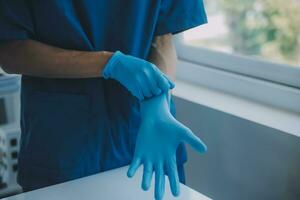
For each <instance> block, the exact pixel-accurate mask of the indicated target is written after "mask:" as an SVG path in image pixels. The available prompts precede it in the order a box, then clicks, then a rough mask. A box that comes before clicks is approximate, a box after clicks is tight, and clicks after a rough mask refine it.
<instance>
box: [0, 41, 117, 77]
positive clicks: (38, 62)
mask: <svg viewBox="0 0 300 200" xmlns="http://www.w3.org/2000/svg"><path fill="white" fill-rule="evenodd" d="M111 56H112V53H110V52H104V51H102V52H84V51H73V50H65V49H61V48H57V47H53V46H50V45H47V44H43V43H40V42H37V41H33V40H25V41H15V42H7V43H3V44H1V45H0V65H1V66H2V68H3V69H4V71H6V72H8V73H14V74H22V75H29V76H36V77H45V78H94V77H100V76H101V74H102V70H103V69H104V67H105V65H106V63H107V62H108V60H109V59H110V57H111Z"/></svg>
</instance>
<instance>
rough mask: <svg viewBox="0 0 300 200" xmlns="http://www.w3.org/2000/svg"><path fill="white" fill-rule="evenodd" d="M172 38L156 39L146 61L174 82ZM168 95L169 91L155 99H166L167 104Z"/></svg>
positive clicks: (161, 37)
mask: <svg viewBox="0 0 300 200" xmlns="http://www.w3.org/2000/svg"><path fill="white" fill-rule="evenodd" d="M172 37H173V36H172V34H167V35H163V36H159V37H156V38H155V39H154V41H153V43H152V45H151V50H150V54H149V58H148V60H149V61H150V62H152V63H154V64H155V65H156V66H157V67H158V68H159V69H160V70H161V71H162V72H164V73H165V74H166V75H167V76H168V77H169V78H170V79H171V80H173V81H175V79H176V65H177V54H176V49H175V46H174V44H173V41H172ZM170 94H171V91H170V92H169V93H168V94H164V95H162V96H159V97H157V99H160V100H161V101H162V100H164V98H165V97H166V100H167V101H168V102H169V100H170ZM154 98H155V97H154ZM148 101H151V99H149V100H148ZM155 101H157V100H155ZM142 107H143V105H142Z"/></svg>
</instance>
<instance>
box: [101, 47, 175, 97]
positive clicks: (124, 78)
mask: <svg viewBox="0 0 300 200" xmlns="http://www.w3.org/2000/svg"><path fill="white" fill-rule="evenodd" d="M103 77H104V78H105V79H109V78H111V79H115V80H117V81H119V82H120V83H121V84H122V85H123V86H125V87H126V88H127V89H128V91H130V92H131V94H132V95H133V96H135V97H137V98H138V99H139V100H143V99H145V98H150V97H153V96H156V95H159V94H161V93H162V91H167V90H169V89H173V88H174V83H173V82H172V81H171V80H169V79H168V78H167V77H166V75H165V74H163V73H162V72H161V71H160V70H159V69H158V68H157V67H156V66H155V65H154V64H152V63H150V62H148V61H146V60H143V59H140V58H136V57H133V56H129V55H124V54H123V53H121V52H120V51H117V52H116V53H114V54H113V56H112V57H111V59H110V60H109V62H108V63H107V65H106V66H105V69H104V70H103Z"/></svg>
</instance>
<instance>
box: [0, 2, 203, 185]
mask: <svg viewBox="0 0 300 200" xmlns="http://www.w3.org/2000/svg"><path fill="white" fill-rule="evenodd" d="M206 22H207V18H206V14H205V10H204V6H203V2H202V0H126V1H124V0H76V1H73V0H46V1H41V0H0V42H3V41H8V40H25V39H33V40H37V41H40V42H43V43H46V44H49V45H53V46H56V47H60V48H64V49H72V50H81V51H101V50H105V51H111V52H115V51H117V50H119V51H122V52H123V53H126V54H130V55H133V56H136V57H139V58H143V59H147V57H148V54H149V49H150V46H151V43H152V41H153V38H154V37H155V36H159V35H164V34H167V33H178V32H181V31H184V30H187V29H190V28H193V27H195V26H198V25H201V24H204V23H206ZM172 113H173V114H175V110H174V105H173V104H172ZM139 121H140V115H139V104H138V102H137V100H136V99H135V98H134V97H132V96H131V95H130V94H129V92H128V91H127V90H126V89H125V88H124V87H123V86H122V85H120V84H119V83H118V82H116V81H114V80H104V79H102V78H92V79H45V78H34V77H29V76H23V77H22V90H21V129H22V137H21V149H20V157H19V165H20V169H19V183H20V184H21V185H22V186H23V187H24V188H28V189H36V188H38V187H43V186H47V185H50V184H54V183H59V182H63V181H67V180H71V179H75V178H79V177H82V176H86V175H90V174H93V173H97V172H100V171H104V170H108V169H112V168H116V167H120V166H124V165H127V164H129V163H130V161H131V159H132V155H133V153H134V146H135V138H136V134H137V131H138V127H139ZM177 153H178V163H179V164H182V163H184V162H185V161H186V155H185V149H184V146H183V145H181V146H180V147H179V149H178V152H177Z"/></svg>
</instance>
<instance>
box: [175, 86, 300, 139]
mask: <svg viewBox="0 0 300 200" xmlns="http://www.w3.org/2000/svg"><path fill="white" fill-rule="evenodd" d="M174 95H175V96H177V97H179V98H182V99H185V100H187V101H190V102H194V103H198V104H201V105H203V106H206V107H210V108H212V109H215V110H219V111H222V112H225V113H228V114H232V115H234V116H237V117H240V118H243V119H246V120H250V121H252V122H255V123H258V124H262V125H265V126H268V127H270V128H274V129H277V130H280V131H283V132H285V133H288V134H292V135H295V136H298V137H300V115H299V114H297V113H293V112H291V111H286V110H283V109H279V108H276V107H272V106H269V105H264V104H261V103H258V102H255V101H251V100H248V99H244V98H241V97H238V96H234V95H231V94H227V93H224V92H220V91H217V90H213V89H209V88H206V87H203V86H198V85H193V84H191V83H187V82H185V81H177V82H176V89H175V90H174Z"/></svg>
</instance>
